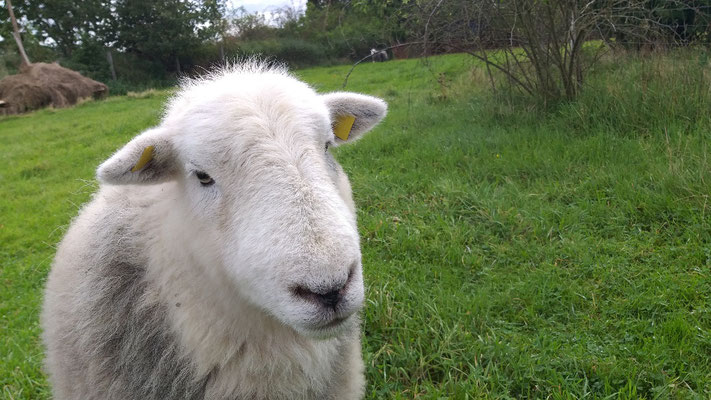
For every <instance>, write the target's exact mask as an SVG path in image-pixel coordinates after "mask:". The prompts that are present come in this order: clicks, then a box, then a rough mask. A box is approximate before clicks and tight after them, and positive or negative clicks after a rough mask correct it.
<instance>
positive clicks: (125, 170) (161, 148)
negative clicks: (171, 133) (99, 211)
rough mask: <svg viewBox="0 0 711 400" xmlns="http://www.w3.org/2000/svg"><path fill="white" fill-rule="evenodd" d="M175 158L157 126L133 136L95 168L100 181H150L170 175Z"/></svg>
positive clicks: (175, 162) (174, 165) (112, 182)
mask: <svg viewBox="0 0 711 400" xmlns="http://www.w3.org/2000/svg"><path fill="white" fill-rule="evenodd" d="M177 165H178V162H177V157H176V154H175V151H174V149H173V145H172V143H171V142H170V140H169V138H168V135H167V134H166V133H165V132H164V131H163V130H162V129H161V128H153V129H149V130H147V131H145V132H143V133H141V134H140V135H138V136H136V137H135V138H133V140H131V141H130V142H128V144H126V145H125V146H124V147H123V148H121V149H120V150H119V151H117V152H116V153H115V154H114V155H113V156H111V158H109V159H108V160H106V161H104V162H103V163H102V164H101V165H100V166H99V169H98V170H97V171H96V176H97V178H99V181H101V182H102V183H109V184H113V185H125V184H130V183H134V184H135V183H144V184H153V183H160V182H165V181H169V180H171V179H174V178H175V176H176V174H177V172H178V168H177Z"/></svg>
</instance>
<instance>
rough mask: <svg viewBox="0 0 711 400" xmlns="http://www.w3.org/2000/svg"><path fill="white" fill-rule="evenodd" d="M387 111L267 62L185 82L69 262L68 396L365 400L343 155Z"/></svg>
mask: <svg viewBox="0 0 711 400" xmlns="http://www.w3.org/2000/svg"><path fill="white" fill-rule="evenodd" d="M386 112H387V104H386V103H385V102H384V101H382V100H381V99H378V98H375V97H371V96H367V95H362V94H356V93H348V92H335V93H330V94H324V95H319V94H317V93H316V92H315V91H314V90H313V89H312V88H310V87H309V86H308V85H307V84H305V83H303V82H301V81H299V80H297V79H295V78H294V77H292V76H291V75H290V74H289V73H288V72H287V71H286V70H285V69H284V68H282V67H278V66H276V67H275V66H268V65H265V64H263V63H258V62H246V63H242V64H239V65H233V66H230V67H226V68H224V69H222V70H221V71H218V72H215V73H212V74H210V75H208V76H206V77H203V78H198V79H195V80H191V81H188V82H184V83H183V84H182V85H181V88H180V89H179V91H178V92H177V94H176V95H175V96H174V97H173V98H172V99H171V100H170V101H169V103H168V105H167V108H166V110H165V112H164V115H163V118H162V120H161V122H160V123H159V125H158V126H156V127H153V128H150V129H148V130H146V131H144V132H142V133H140V134H139V135H138V136H136V137H135V138H133V139H132V140H131V141H130V142H129V143H128V144H126V145H125V146H124V147H123V148H121V149H120V150H118V151H117V152H116V153H115V154H114V155H113V156H111V157H110V158H109V159H108V160H106V161H105V162H104V163H102V164H101V165H100V166H99V167H98V170H97V178H98V180H99V182H100V186H99V189H98V192H97V193H95V194H94V196H93V198H92V200H91V201H90V202H89V203H88V204H87V205H85V206H84V207H83V208H82V210H81V211H80V213H79V215H78V217H76V218H75V219H74V220H73V222H72V223H71V225H70V227H69V229H68V231H67V233H66V235H65V237H64V238H63V239H62V241H61V243H60V245H59V247H58V250H57V254H56V257H55V259H54V262H53V265H52V268H51V272H50V275H49V278H48V281H47V285H46V291H45V298H44V305H43V311H42V328H43V341H44V344H45V347H46V361H45V369H46V370H47V372H48V375H49V380H50V383H51V386H52V390H53V394H54V398H55V399H58V400H62V399H122V400H125V399H359V398H362V396H363V393H364V385H365V379H364V365H363V360H362V355H361V349H360V347H361V346H360V316H359V314H360V310H361V308H362V305H363V302H364V286H363V274H362V264H361V253H360V244H359V236H358V231H357V225H356V214H355V205H354V202H353V199H352V194H351V187H350V184H349V181H348V178H347V177H346V175H345V174H344V172H343V169H342V168H341V167H340V165H339V164H338V163H337V162H336V161H335V159H334V158H333V157H332V156H331V154H330V152H329V147H332V146H338V145H341V144H345V143H350V142H353V141H355V140H357V139H359V138H360V137H362V135H363V134H364V133H366V132H367V131H369V130H371V129H372V128H373V127H374V126H375V125H376V124H377V123H378V122H380V121H381V120H382V118H383V117H384V116H385V114H386Z"/></svg>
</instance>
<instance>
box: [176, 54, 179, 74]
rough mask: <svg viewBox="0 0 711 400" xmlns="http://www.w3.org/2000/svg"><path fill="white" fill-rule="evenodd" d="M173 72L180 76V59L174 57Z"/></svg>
mask: <svg viewBox="0 0 711 400" xmlns="http://www.w3.org/2000/svg"><path fill="white" fill-rule="evenodd" d="M175 72H176V73H177V74H178V75H180V58H178V56H175Z"/></svg>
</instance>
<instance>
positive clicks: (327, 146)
mask: <svg viewBox="0 0 711 400" xmlns="http://www.w3.org/2000/svg"><path fill="white" fill-rule="evenodd" d="M329 147H331V142H326V149H325V151H328V148H329Z"/></svg>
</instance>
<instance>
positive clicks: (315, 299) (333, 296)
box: [292, 281, 348, 308]
mask: <svg viewBox="0 0 711 400" xmlns="http://www.w3.org/2000/svg"><path fill="white" fill-rule="evenodd" d="M347 285H348V281H346V282H345V283H344V284H343V285H338V286H336V287H335V288H334V289H333V290H329V291H327V292H325V293H324V292H321V293H317V292H314V291H312V290H310V289H308V288H306V287H304V286H296V287H294V289H292V290H293V293H294V294H295V295H296V296H297V297H300V298H302V299H304V300H307V301H310V302H312V303H318V304H321V305H323V306H324V307H329V308H335V307H336V305H337V304H338V303H339V302H340V301H341V299H343V296H344V294H345V291H346V286H347Z"/></svg>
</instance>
